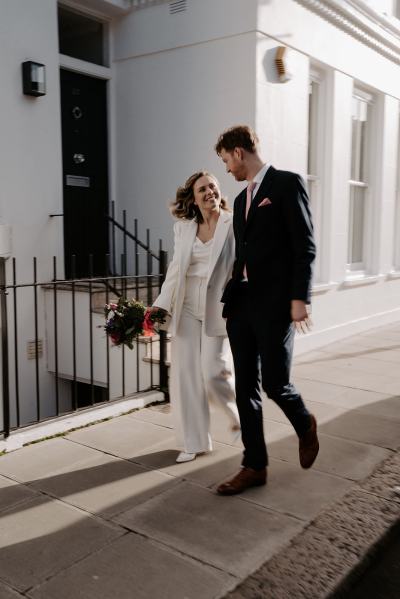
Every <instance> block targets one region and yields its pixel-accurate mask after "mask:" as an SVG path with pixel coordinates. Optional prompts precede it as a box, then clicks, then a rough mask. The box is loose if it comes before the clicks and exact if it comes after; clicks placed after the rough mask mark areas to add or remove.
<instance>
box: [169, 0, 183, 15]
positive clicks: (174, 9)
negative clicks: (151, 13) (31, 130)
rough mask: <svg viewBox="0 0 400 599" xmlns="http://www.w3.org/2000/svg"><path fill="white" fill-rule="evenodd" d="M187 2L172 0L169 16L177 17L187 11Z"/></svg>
mask: <svg viewBox="0 0 400 599" xmlns="http://www.w3.org/2000/svg"><path fill="white" fill-rule="evenodd" d="M186 5H187V0H171V2H170V3H169V14H170V15H176V14H177V13H178V12H184V11H185V10H186Z"/></svg>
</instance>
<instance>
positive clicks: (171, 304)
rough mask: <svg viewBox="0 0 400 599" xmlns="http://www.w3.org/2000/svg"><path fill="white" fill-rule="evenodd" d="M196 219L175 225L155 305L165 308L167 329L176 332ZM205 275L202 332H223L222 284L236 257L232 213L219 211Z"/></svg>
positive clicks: (220, 334)
mask: <svg viewBox="0 0 400 599" xmlns="http://www.w3.org/2000/svg"><path fill="white" fill-rule="evenodd" d="M196 233H197V222H196V221H195V220H179V221H178V222H176V223H175V225H174V255H173V258H172V262H171V263H170V265H169V267H168V271H167V275H166V278H165V281H164V283H163V286H162V288H161V293H160V295H159V296H158V298H157V299H156V300H155V301H154V304H153V305H154V306H158V307H159V308H164V310H167V312H169V313H170V314H171V315H172V318H171V321H170V324H169V327H168V330H169V332H170V333H171V335H176V332H177V329H178V324H179V319H180V316H181V312H182V305H183V300H184V297H185V281H186V272H187V270H188V267H189V264H190V258H191V255H192V248H193V243H194V241H195V239H196ZM211 247H212V249H211V255H210V263H209V269H208V276H207V295H206V307H205V333H206V335H207V336H208V337H219V336H225V335H226V326H225V320H224V319H223V318H222V308H223V304H222V303H221V297H222V293H223V291H224V289H225V285H226V284H227V282H228V281H229V279H230V278H231V276H232V268H233V262H234V259H235V239H234V235H233V227H232V214H231V213H230V212H226V211H225V210H221V212H220V215H219V218H218V223H217V226H216V229H215V233H214V241H213V243H212V246H211Z"/></svg>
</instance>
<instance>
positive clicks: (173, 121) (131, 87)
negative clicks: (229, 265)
mask: <svg viewBox="0 0 400 599" xmlns="http://www.w3.org/2000/svg"><path fill="white" fill-rule="evenodd" d="M254 52H255V35H254V34H245V35H240V36H238V37H236V38H232V37H227V38H222V39H218V40H215V41H212V42H207V43H204V44H200V45H198V46H188V47H184V48H178V49H175V50H168V51H165V52H157V53H155V54H149V55H145V56H141V57H140V58H135V59H126V60H124V61H121V62H118V63H117V69H116V86H117V89H118V91H117V94H116V118H117V131H116V138H117V143H116V148H117V150H116V151H117V160H116V164H117V177H116V179H117V197H118V201H119V206H120V208H122V207H124V208H126V209H127V211H128V214H129V215H133V214H134V215H135V216H137V217H138V219H139V222H140V224H141V226H142V227H150V228H151V231H152V234H153V235H154V236H155V237H156V238H157V237H159V236H161V237H163V238H164V239H167V240H168V241H169V248H170V249H171V247H172V245H171V242H172V219H171V217H170V214H169V210H168V205H169V202H170V200H171V199H173V198H174V196H175V191H176V188H177V187H178V185H181V184H182V183H183V182H184V181H185V180H186V178H187V177H188V176H189V175H190V174H192V173H193V172H195V171H196V170H199V169H202V168H206V169H208V170H211V171H212V172H214V173H215V174H216V175H217V176H218V178H219V179H220V182H221V185H222V190H223V192H224V193H225V194H228V196H229V197H230V199H231V200H233V198H234V197H235V195H236V194H237V193H238V191H239V190H240V188H238V186H237V184H236V183H235V182H234V181H233V179H232V178H231V177H228V176H227V175H226V173H225V172H224V168H223V164H222V162H221V161H220V160H219V159H218V157H217V156H216V154H215V152H214V149H213V147H214V145H215V143H216V140H217V137H218V135H219V133H220V132H221V131H222V130H223V129H225V128H226V127H228V126H231V125H232V124H235V123H242V122H245V123H250V124H253V125H254V117H255V89H254V77H255V62H254Z"/></svg>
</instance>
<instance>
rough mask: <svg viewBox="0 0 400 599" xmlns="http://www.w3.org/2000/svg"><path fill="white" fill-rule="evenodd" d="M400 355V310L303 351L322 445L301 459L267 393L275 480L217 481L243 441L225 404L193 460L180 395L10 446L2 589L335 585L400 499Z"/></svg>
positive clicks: (120, 592)
mask: <svg viewBox="0 0 400 599" xmlns="http://www.w3.org/2000/svg"><path fill="white" fill-rule="evenodd" d="M399 363H400V324H398V325H396V326H390V327H385V328H381V329H379V330H377V329H375V330H373V331H370V332H367V333H364V334H362V335H357V336H356V337H352V338H351V339H348V340H346V341H345V342H341V343H336V344H334V345H333V346H327V347H325V348H324V349H323V350H321V351H318V352H312V353H310V354H307V355H304V356H302V357H300V358H298V359H297V360H296V364H295V367H294V379H295V382H296V384H297V386H298V388H299V389H300V391H301V392H302V394H303V395H304V398H305V400H306V402H307V404H308V406H309V408H310V409H311V411H312V412H313V413H314V414H315V415H316V417H317V419H318V422H319V431H320V442H321V452H320V456H319V457H318V460H317V462H316V463H315V466H314V467H313V468H312V470H310V471H303V470H302V469H301V468H300V466H299V464H298V451H297V439H296V438H295V436H294V434H293V431H292V429H291V427H290V425H289V424H288V423H287V422H286V420H285V417H284V416H283V414H281V413H280V411H279V410H278V409H277V408H276V407H275V406H274V404H273V403H272V402H271V401H269V400H265V410H264V418H265V432H266V437H267V439H268V444H269V452H270V457H271V460H270V468H269V482H268V486H266V487H262V488H257V489H253V490H251V491H249V492H247V493H246V494H243V495H241V496H237V497H219V496H218V495H216V494H215V485H216V484H217V483H218V482H220V481H221V480H223V479H225V478H226V477H228V476H229V475H230V474H232V473H234V472H235V471H236V470H237V468H238V465H239V464H240V454H241V449H240V445H241V444H240V442H235V441H234V439H233V436H232V434H231V433H230V432H229V431H228V430H227V423H226V421H225V418H224V417H223V415H221V414H220V413H219V412H217V411H213V414H212V416H213V437H214V440H215V450H214V452H213V453H212V454H209V455H206V456H203V457H200V458H198V459H196V460H195V461H194V462H191V463H188V464H180V465H178V464H175V457H176V455H177V451H176V448H175V443H174V436H173V432H172V430H171V417H170V414H169V410H168V406H158V407H153V408H145V409H143V410H139V411H137V412H134V413H131V414H129V415H125V416H122V417H118V418H115V419H113V420H110V421H107V422H103V423H100V424H97V425H93V426H91V427H88V428H84V429H82V430H79V431H75V432H72V433H70V434H68V435H66V436H65V437H62V438H55V439H51V440H48V441H44V442H41V443H38V444H34V445H30V446H27V447H25V448H23V449H20V450H18V451H15V452H13V453H10V454H6V455H3V456H2V457H0V598H1V599H12V598H14V599H15V598H17V597H30V598H34V599H66V598H68V599H79V598H84V599H150V598H151V599H212V598H217V597H223V596H225V595H226V594H227V593H230V595H231V596H232V597H235V598H241V597H249V598H250V597H251V598H252V599H256V598H257V599H260V598H261V597H266V598H268V599H284V598H285V597H290V598H291V599H296V598H297V597H299V598H300V597H307V598H308V599H317V598H319V597H324V596H327V595H328V594H329V592H331V591H332V590H333V588H334V587H335V585H337V584H338V583H339V582H340V581H341V579H342V578H343V576H344V575H345V574H346V573H347V572H348V571H349V570H350V569H351V568H352V567H353V566H354V565H355V563H357V560H360V559H361V558H362V557H363V555H364V553H365V552H367V551H368V548H369V547H370V546H371V544H373V543H374V542H375V541H376V540H377V538H378V537H379V536H381V535H382V534H383V532H384V531H385V528H386V527H388V526H391V525H392V524H393V522H394V521H395V520H396V518H397V517H398V514H399V511H400V509H399V508H400V500H399V497H397V499H396V498H395V497H393V496H392V494H391V493H392V488H393V486H394V485H395V483H396V481H397V484H400V480H399V479H400V460H399V459H398V458H399V454H398V453H397V450H398V447H399V446H400V397H399V395H400V393H399V389H400V368H399ZM283 558H285V559H286V562H285V561H284V559H283ZM318 560H319V562H318ZM335 560H336V561H335ZM313 563H314V566H315V567H314V571H313V573H312V575H310V572H311V571H312V564H313ZM321 563H324V564H325V570H324V568H323V567H321ZM318 564H319V565H318ZM327 564H328V565H329V567H327ZM332 564H333V565H332ZM321 570H322V571H323V572H324V576H325V578H321V580H319V582H318V573H319V572H321ZM243 581H244V582H243ZM238 585H240V586H239V587H238V588H237V589H236V590H233V589H235V588H236V587H237V586H238ZM310 589H311V590H310Z"/></svg>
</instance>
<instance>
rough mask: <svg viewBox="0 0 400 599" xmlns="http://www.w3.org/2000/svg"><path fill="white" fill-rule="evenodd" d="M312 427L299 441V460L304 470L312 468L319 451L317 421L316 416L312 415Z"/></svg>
mask: <svg viewBox="0 0 400 599" xmlns="http://www.w3.org/2000/svg"><path fill="white" fill-rule="evenodd" d="M310 418H311V426H310V428H309V429H308V431H307V432H306V433H305V434H304V435H303V436H302V437H300V439H299V458H300V465H301V467H302V468H311V466H312V465H313V463H314V462H315V458H316V457H317V455H318V451H319V442H318V436H317V421H316V420H315V416H313V415H312V414H310Z"/></svg>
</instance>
